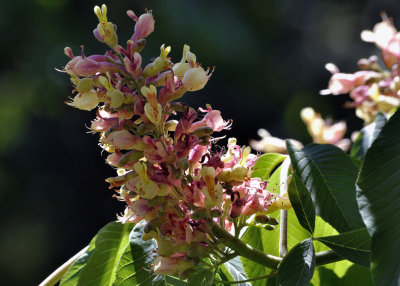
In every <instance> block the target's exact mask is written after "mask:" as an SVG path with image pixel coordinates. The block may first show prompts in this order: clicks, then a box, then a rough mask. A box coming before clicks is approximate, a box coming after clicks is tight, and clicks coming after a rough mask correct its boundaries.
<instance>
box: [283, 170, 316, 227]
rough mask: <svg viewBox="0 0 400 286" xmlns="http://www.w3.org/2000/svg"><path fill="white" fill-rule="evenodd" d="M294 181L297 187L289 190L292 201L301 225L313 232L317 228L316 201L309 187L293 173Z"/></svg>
mask: <svg viewBox="0 0 400 286" xmlns="http://www.w3.org/2000/svg"><path fill="white" fill-rule="evenodd" d="M293 183H294V184H295V187H293V188H289V190H288V193H289V199H290V202H291V204H292V206H293V209H294V211H295V213H296V216H297V219H298V220H299V223H300V224H301V226H302V227H304V228H305V229H306V230H308V231H309V232H310V233H311V234H313V233H314V229H315V207H314V203H313V201H312V199H311V196H310V193H309V192H308V190H307V188H306V187H305V186H304V184H303V182H302V181H301V180H300V179H299V177H298V176H297V175H296V174H294V175H293Z"/></svg>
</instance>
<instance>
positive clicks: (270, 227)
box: [264, 224, 275, 231]
mask: <svg viewBox="0 0 400 286" xmlns="http://www.w3.org/2000/svg"><path fill="white" fill-rule="evenodd" d="M264 229H265V230H268V231H271V230H275V227H274V226H273V225H269V224H267V225H266V226H264Z"/></svg>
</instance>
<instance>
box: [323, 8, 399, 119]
mask: <svg viewBox="0 0 400 286" xmlns="http://www.w3.org/2000/svg"><path fill="white" fill-rule="evenodd" d="M361 39H362V40H363V41H365V42H372V43H375V44H376V46H377V47H378V48H379V49H380V52H381V56H382V62H383V66H382V65H380V63H379V62H378V57H377V56H371V57H370V58H368V59H360V60H359V61H358V66H359V68H360V69H361V70H360V71H357V72H355V73H354V74H348V73H341V72H339V69H338V68H337V67H336V66H335V65H334V64H332V63H328V64H327V65H326V69H327V70H328V71H330V72H331V73H332V77H331V79H330V81H329V85H328V88H327V89H325V90H321V92H320V93H321V94H322V95H327V94H333V95H339V94H346V93H349V94H350V97H351V99H352V102H349V103H347V106H348V107H354V108H356V115H357V116H358V117H360V118H361V119H363V120H364V122H365V124H369V123H371V122H373V121H374V119H375V117H376V115H377V114H378V113H379V112H383V113H385V114H387V115H388V116H391V115H392V114H393V113H394V111H395V110H396V109H397V108H398V107H399V106H400V70H399V64H400V62H399V59H400V32H398V31H397V30H396V28H395V27H394V25H393V20H392V19H391V18H388V17H387V16H386V14H382V22H380V23H378V24H376V25H375V27H374V29H373V31H369V30H365V31H363V32H362V33H361Z"/></svg>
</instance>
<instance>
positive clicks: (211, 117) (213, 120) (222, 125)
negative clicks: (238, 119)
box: [188, 110, 229, 132]
mask: <svg viewBox="0 0 400 286" xmlns="http://www.w3.org/2000/svg"><path fill="white" fill-rule="evenodd" d="M200 127H210V128H212V129H213V130H214V132H216V131H221V130H223V129H227V128H229V122H227V121H224V120H223V119H222V116H221V111H219V110H211V111H208V112H207V114H206V116H204V118H203V119H202V120H200V121H197V122H195V123H193V125H192V127H190V128H189V130H188V131H189V132H193V131H194V130H196V129H197V128H200Z"/></svg>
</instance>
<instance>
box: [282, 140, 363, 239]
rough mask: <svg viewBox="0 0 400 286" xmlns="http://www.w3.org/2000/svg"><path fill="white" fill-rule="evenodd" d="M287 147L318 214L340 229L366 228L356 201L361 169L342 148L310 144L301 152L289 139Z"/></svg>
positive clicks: (293, 164) (294, 166) (341, 230)
mask: <svg viewBox="0 0 400 286" xmlns="http://www.w3.org/2000/svg"><path fill="white" fill-rule="evenodd" d="M287 148H288V151H289V155H290V159H291V161H292V166H293V168H294V170H295V173H296V174H297V175H298V176H299V177H300V178H301V181H302V182H303V183H304V185H305V186H306V187H307V189H308V191H309V192H310V194H311V198H312V200H313V202H314V205H315V207H316V213H317V214H318V215H319V216H321V217H322V218H323V219H324V220H325V221H327V222H328V223H330V224H331V225H332V226H333V227H334V228H336V229H337V230H338V231H339V232H347V231H351V230H354V229H359V228H362V227H364V223H363V221H362V219H361V216H360V213H359V211H358V205H357V201H356V191H355V181H356V179H357V173H358V170H357V168H356V167H355V165H354V164H353V162H352V161H351V159H350V157H349V156H348V155H347V154H345V153H344V152H343V151H342V150H341V149H339V148H337V147H335V146H333V145H328V144H323V145H319V144H311V145H308V146H306V147H304V148H303V149H302V150H301V151H300V150H299V149H297V148H296V147H295V146H294V145H293V144H292V143H290V141H287Z"/></svg>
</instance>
